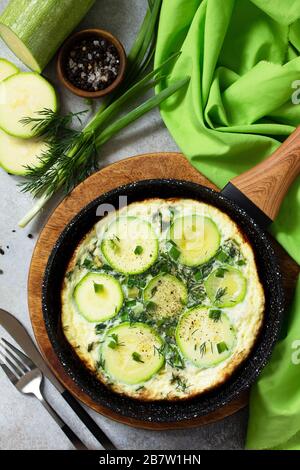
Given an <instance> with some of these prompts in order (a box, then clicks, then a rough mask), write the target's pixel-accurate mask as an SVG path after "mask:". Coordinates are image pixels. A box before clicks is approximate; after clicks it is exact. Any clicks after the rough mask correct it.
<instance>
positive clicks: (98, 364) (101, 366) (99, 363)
mask: <svg viewBox="0 0 300 470" xmlns="http://www.w3.org/2000/svg"><path fill="white" fill-rule="evenodd" d="M96 368H97V369H98V370H99V369H102V370H103V369H104V368H105V359H103V357H102V356H100V359H99V361H97V362H96Z"/></svg>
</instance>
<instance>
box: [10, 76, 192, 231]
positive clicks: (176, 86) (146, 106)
mask: <svg viewBox="0 0 300 470" xmlns="http://www.w3.org/2000/svg"><path fill="white" fill-rule="evenodd" d="M188 82H189V78H186V79H183V80H178V81H176V82H175V83H173V84H172V85H170V86H169V87H167V88H166V89H165V90H163V91H162V92H160V93H159V94H158V95H156V96H153V97H152V98H150V99H149V100H147V101H146V102H145V103H143V104H141V105H140V106H138V107H137V108H135V109H134V110H132V111H131V112H130V113H128V114H127V115H126V116H123V117H121V118H120V119H118V120H117V121H116V122H114V123H113V124H111V125H110V126H108V127H107V128H106V129H105V130H104V131H103V132H102V133H100V134H99V136H98V137H97V138H96V139H95V147H96V150H97V151H98V150H99V149H100V147H101V146H102V145H104V144H105V143H106V142H107V141H108V140H110V139H111V138H112V137H113V136H114V135H115V134H117V133H118V132H120V130H122V129H124V128H125V127H127V126H128V125H129V124H131V123H133V122H134V121H136V120H137V119H139V118H140V117H141V116H143V115H144V114H146V113H147V112H149V111H151V110H152V109H154V108H156V107H157V106H159V105H160V104H161V103H162V102H163V101H164V100H166V99H167V98H169V97H170V96H171V95H173V94H174V93H175V92H176V91H178V90H180V89H181V88H182V87H184V86H185V85H187V83H188ZM74 155H76V152H73V156H74ZM80 157H81V160H82V159H83V157H85V154H84V153H83V154H80ZM70 158H72V157H70ZM80 163H81V161H78V162H77V164H80ZM64 182H65V181H64V177H63V176H62V177H61V178H60V181H59V185H58V186H57V189H59V187H61V186H63V184H64ZM52 195H53V193H52V194H51V193H49V194H46V193H45V194H43V195H42V196H41V197H40V198H39V199H38V201H37V203H36V204H35V205H34V207H33V208H32V209H31V210H30V211H29V212H28V213H27V214H26V216H25V217H24V218H23V219H22V220H21V221H20V222H19V226H20V227H25V226H26V225H27V224H28V223H29V222H30V221H31V220H32V219H33V218H34V217H35V216H36V215H37V214H38V213H39V211H40V210H41V209H42V208H43V207H44V205H45V204H46V203H47V202H48V201H49V199H50V198H51V196H52Z"/></svg>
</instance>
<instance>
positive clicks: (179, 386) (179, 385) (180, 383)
mask: <svg viewBox="0 0 300 470" xmlns="http://www.w3.org/2000/svg"><path fill="white" fill-rule="evenodd" d="M170 383H171V385H173V384H176V390H181V391H182V392H185V391H186V389H187V388H188V387H189V385H187V382H186V380H185V379H183V378H182V377H180V375H177V374H172V378H171V380H170Z"/></svg>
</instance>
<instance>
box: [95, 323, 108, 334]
mask: <svg viewBox="0 0 300 470" xmlns="http://www.w3.org/2000/svg"><path fill="white" fill-rule="evenodd" d="M105 328H106V325H105V323H98V324H97V325H96V326H95V333H96V335H98V334H100V333H102V332H103V330H104V329H105Z"/></svg>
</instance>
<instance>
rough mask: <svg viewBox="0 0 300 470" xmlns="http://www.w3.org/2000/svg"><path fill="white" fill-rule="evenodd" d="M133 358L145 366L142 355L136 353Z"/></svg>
mask: <svg viewBox="0 0 300 470" xmlns="http://www.w3.org/2000/svg"><path fill="white" fill-rule="evenodd" d="M131 356H132V359H133V360H134V361H135V362H142V363H143V364H144V361H142V358H141V355H140V354H139V353H138V352H135V351H134V352H133V353H132V355H131Z"/></svg>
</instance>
